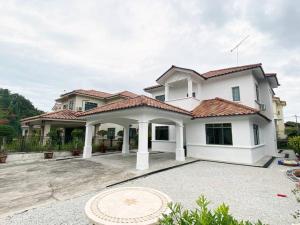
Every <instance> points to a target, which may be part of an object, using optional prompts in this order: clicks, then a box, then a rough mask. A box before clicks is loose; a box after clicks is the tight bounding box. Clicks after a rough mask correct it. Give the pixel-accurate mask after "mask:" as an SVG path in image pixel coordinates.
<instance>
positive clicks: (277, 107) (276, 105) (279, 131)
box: [273, 97, 287, 139]
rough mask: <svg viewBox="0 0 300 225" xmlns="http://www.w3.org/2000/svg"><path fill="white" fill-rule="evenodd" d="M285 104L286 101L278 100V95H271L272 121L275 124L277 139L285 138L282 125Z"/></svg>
mask: <svg viewBox="0 0 300 225" xmlns="http://www.w3.org/2000/svg"><path fill="white" fill-rule="evenodd" d="M285 106H286V101H282V100H280V98H279V97H273V112H274V121H275V126H276V135H277V139H285V138H286V137H287V136H286V134H285V132H284V131H285V126H284V116H283V107H285Z"/></svg>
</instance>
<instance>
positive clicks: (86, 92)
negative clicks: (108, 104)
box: [60, 89, 112, 98]
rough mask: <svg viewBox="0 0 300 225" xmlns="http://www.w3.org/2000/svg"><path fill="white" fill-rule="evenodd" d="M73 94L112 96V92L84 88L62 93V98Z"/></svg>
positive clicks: (99, 96)
mask: <svg viewBox="0 0 300 225" xmlns="http://www.w3.org/2000/svg"><path fill="white" fill-rule="evenodd" d="M71 94H79V95H86V96H91V97H96V98H107V97H110V96H112V94H109V93H106V92H103V91H96V90H84V89H77V90H74V91H71V92H68V93H65V94H62V95H61V96H60V98H63V97H65V96H67V95H71Z"/></svg>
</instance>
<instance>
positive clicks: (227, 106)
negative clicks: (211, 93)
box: [192, 98, 259, 118]
mask: <svg viewBox="0 0 300 225" xmlns="http://www.w3.org/2000/svg"><path fill="white" fill-rule="evenodd" d="M257 113H259V110H257V109H254V108H251V107H248V106H245V105H242V104H238V103H235V102H232V101H228V100H225V99H222V98H214V99H208V100H204V101H202V102H201V104H200V105H199V106H197V107H196V108H195V109H194V110H193V111H192V114H193V118H206V117H219V116H236V115H250V114H257Z"/></svg>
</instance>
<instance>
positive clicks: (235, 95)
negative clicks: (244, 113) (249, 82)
mask: <svg viewBox="0 0 300 225" xmlns="http://www.w3.org/2000/svg"><path fill="white" fill-rule="evenodd" d="M232 100H233V101H240V100H241V98H240V87H233V88H232Z"/></svg>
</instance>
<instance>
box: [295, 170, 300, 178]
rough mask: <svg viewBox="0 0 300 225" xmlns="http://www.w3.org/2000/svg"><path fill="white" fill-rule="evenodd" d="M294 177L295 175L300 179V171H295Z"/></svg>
mask: <svg viewBox="0 0 300 225" xmlns="http://www.w3.org/2000/svg"><path fill="white" fill-rule="evenodd" d="M294 175H295V176H296V177H300V169H296V170H294Z"/></svg>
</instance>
